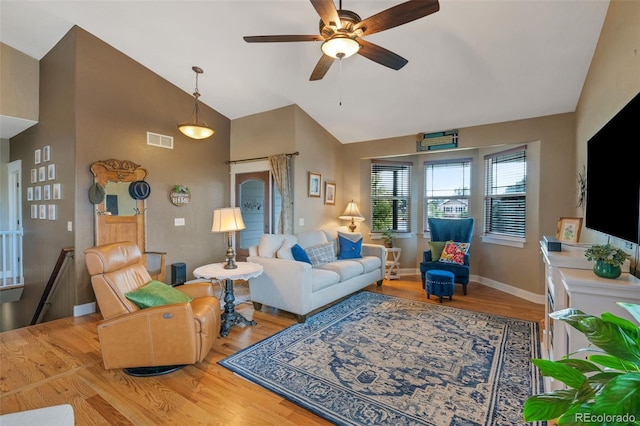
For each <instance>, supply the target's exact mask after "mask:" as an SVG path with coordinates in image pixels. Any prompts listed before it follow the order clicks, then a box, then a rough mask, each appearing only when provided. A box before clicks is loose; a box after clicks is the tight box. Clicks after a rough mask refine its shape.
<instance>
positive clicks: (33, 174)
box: [31, 169, 38, 183]
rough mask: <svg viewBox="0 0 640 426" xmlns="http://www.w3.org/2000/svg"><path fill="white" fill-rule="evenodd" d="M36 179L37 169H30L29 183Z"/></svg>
mask: <svg viewBox="0 0 640 426" xmlns="http://www.w3.org/2000/svg"><path fill="white" fill-rule="evenodd" d="M37 181H38V169H31V183H36V182H37Z"/></svg>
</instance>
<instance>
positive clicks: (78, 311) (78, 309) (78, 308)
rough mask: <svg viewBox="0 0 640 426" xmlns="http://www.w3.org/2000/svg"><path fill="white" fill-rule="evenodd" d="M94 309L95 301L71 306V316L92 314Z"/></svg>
mask: <svg viewBox="0 0 640 426" xmlns="http://www.w3.org/2000/svg"><path fill="white" fill-rule="evenodd" d="M95 311H96V302H91V303H85V304H84V305H74V306H73V316H74V317H81V316H83V315H88V314H92V313H94V312H95Z"/></svg>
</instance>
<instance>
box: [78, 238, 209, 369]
mask: <svg viewBox="0 0 640 426" xmlns="http://www.w3.org/2000/svg"><path fill="white" fill-rule="evenodd" d="M84 253H85V262H86V265H87V269H88V271H89V274H90V275H91V284H92V286H93V290H94V292H95V295H96V300H97V302H98V307H99V309H100V312H101V313H102V316H103V318H104V322H102V323H100V324H99V325H98V336H99V338H100V348H101V351H102V359H103V362H104V367H105V368H106V369H112V368H124V369H131V368H134V367H158V366H182V365H186V364H195V363H197V362H200V361H202V360H203V359H204V358H205V357H206V356H207V354H208V353H209V350H211V347H212V346H213V343H214V342H215V341H216V339H217V338H218V337H219V335H220V301H219V300H218V298H216V297H214V295H213V294H214V293H213V288H212V286H211V283H210V282H201V283H193V284H188V285H182V286H179V287H176V289H177V290H180V291H182V292H183V293H185V294H187V295H189V296H190V297H192V298H193V300H192V301H191V302H190V303H177V304H172V305H164V306H157V307H152V308H146V309H140V308H139V307H138V306H137V305H135V304H134V303H133V302H131V301H130V300H129V299H127V298H126V297H125V293H128V292H130V291H133V290H135V289H137V288H139V287H142V286H143V285H145V284H146V283H148V282H149V281H151V277H150V276H149V273H148V272H147V270H146V267H145V265H144V263H143V260H142V255H141V253H140V249H139V248H138V246H137V245H136V244H135V243H133V242H119V243H111V244H105V245H102V246H97V247H92V248H89V249H87V250H85V252H84ZM156 374H162V373H156ZM139 375H143V374H139Z"/></svg>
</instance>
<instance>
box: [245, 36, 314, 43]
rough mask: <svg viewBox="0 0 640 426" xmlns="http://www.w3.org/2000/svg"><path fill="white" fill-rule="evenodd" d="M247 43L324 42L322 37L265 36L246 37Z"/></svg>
mask: <svg viewBox="0 0 640 426" xmlns="http://www.w3.org/2000/svg"><path fill="white" fill-rule="evenodd" d="M242 38H243V39H244V41H246V42H247V43H278V42H285V41H324V38H323V37H322V36H320V35H264V36H244V37H242Z"/></svg>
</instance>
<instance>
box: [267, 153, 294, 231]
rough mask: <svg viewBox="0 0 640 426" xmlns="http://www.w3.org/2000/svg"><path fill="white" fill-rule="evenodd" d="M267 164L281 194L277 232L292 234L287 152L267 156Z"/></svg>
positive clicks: (291, 207) (291, 202) (291, 205)
mask: <svg viewBox="0 0 640 426" xmlns="http://www.w3.org/2000/svg"><path fill="white" fill-rule="evenodd" d="M269 165H270V166H271V174H272V175H273V179H274V180H275V182H276V186H277V187H278V191H280V195H281V196H282V209H281V211H280V218H279V219H278V233H279V234H293V199H292V196H291V185H290V183H289V175H290V173H289V172H290V170H289V156H288V155H287V154H279V155H272V156H270V157H269Z"/></svg>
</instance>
